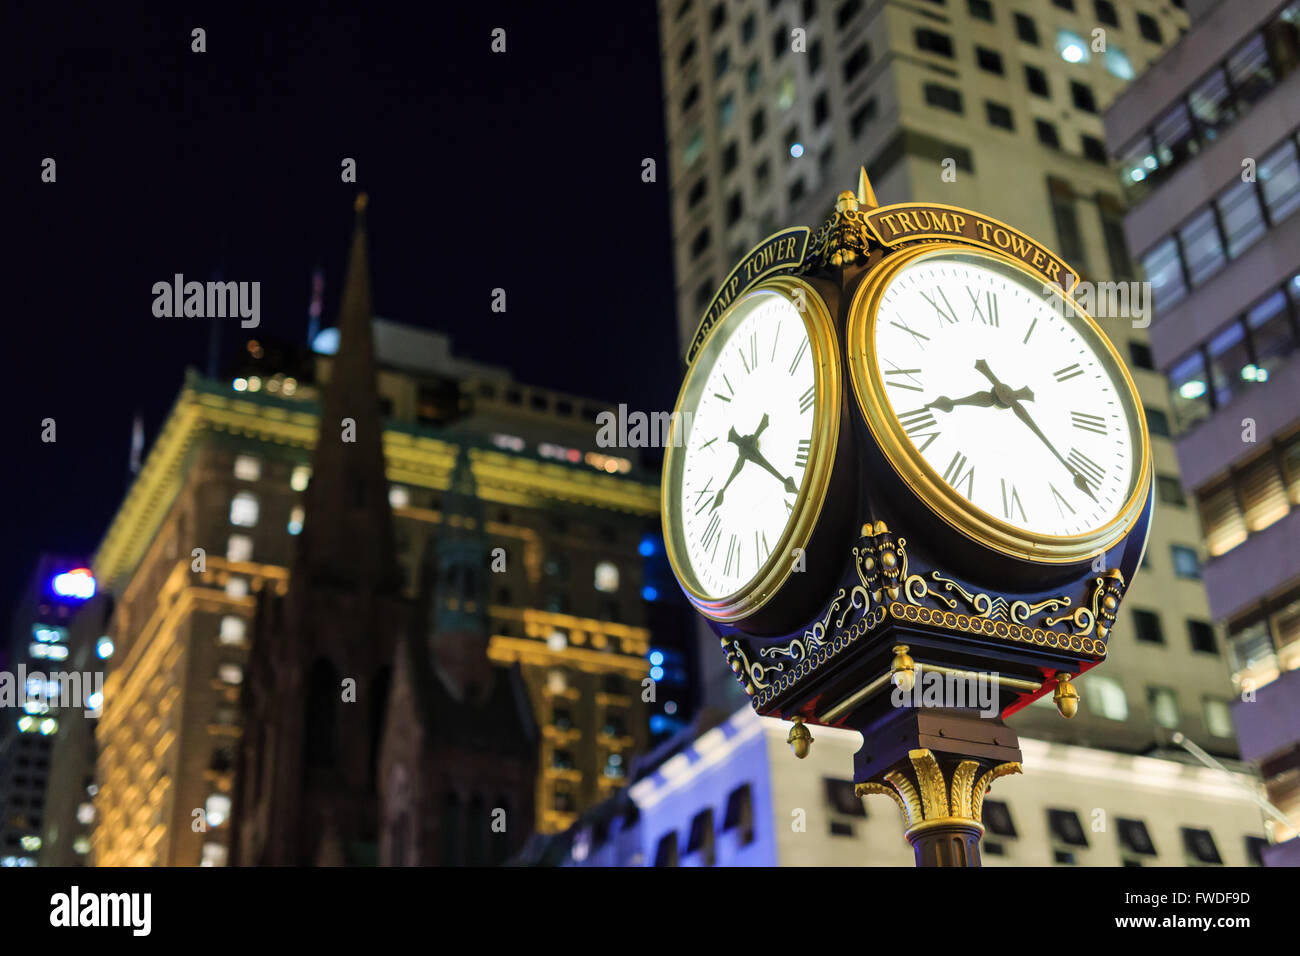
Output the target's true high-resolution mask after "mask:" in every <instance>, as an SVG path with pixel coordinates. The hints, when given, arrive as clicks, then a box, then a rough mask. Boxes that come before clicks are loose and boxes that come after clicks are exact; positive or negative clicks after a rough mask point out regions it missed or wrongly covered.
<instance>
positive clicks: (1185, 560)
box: [1169, 544, 1201, 578]
mask: <svg viewBox="0 0 1300 956" xmlns="http://www.w3.org/2000/svg"><path fill="white" fill-rule="evenodd" d="M1169 550H1170V553H1171V554H1172V555H1173V558H1174V574H1176V575H1178V576H1179V577H1180V578H1199V577H1200V576H1201V561H1200V558H1198V557H1197V555H1196V549H1195V548H1189V547H1187V546H1186V545H1181V544H1174V545H1170V547H1169Z"/></svg>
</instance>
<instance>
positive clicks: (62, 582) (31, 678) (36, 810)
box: [0, 555, 102, 866]
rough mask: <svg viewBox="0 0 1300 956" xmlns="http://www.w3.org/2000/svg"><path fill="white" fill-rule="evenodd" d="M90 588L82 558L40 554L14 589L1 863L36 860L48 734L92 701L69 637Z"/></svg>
mask: <svg viewBox="0 0 1300 956" xmlns="http://www.w3.org/2000/svg"><path fill="white" fill-rule="evenodd" d="M95 594H96V582H95V578H94V576H93V575H92V574H91V572H90V569H89V567H88V565H87V562H86V561H84V560H82V559H78V558H71V557H65V556H61V555H43V556H42V557H41V558H40V560H39V561H38V562H37V565H36V568H35V570H34V571H33V573H32V577H31V579H30V580H29V581H28V583H27V586H26V588H24V590H23V591H22V593H21V595H20V598H19V605H18V609H17V611H16V612H15V614H14V621H13V626H12V630H11V633H10V636H9V641H8V642H7V645H6V646H5V647H4V648H2V650H3V654H2V655H0V866H35V865H37V862H38V860H39V859H40V851H41V849H42V847H43V845H44V841H45V837H46V835H47V831H46V800H47V793H48V792H49V789H50V777H51V755H52V753H53V750H54V744H55V740H56V738H57V737H58V735H59V734H60V732H61V728H63V726H64V725H65V724H66V723H68V722H69V721H78V722H80V721H82V720H83V714H84V712H85V710H87V709H93V708H94V707H95V706H96V705H97V704H98V703H99V700H98V698H94V697H93V696H92V695H94V694H95V693H96V692H97V691H98V690H100V689H101V684H102V673H100V677H99V682H96V680H95V676H94V675H95V673H99V668H97V667H93V668H86V667H85V666H84V662H79V661H78V660H77V657H76V655H74V654H73V650H74V648H73V644H72V642H71V640H70V637H69V635H70V629H71V627H72V623H73V620H74V618H75V616H76V614H77V611H78V610H79V609H80V608H81V607H82V605H84V604H85V603H86V602H87V601H90V600H92V599H93V598H94V597H95ZM83 671H84V672H85V673H83Z"/></svg>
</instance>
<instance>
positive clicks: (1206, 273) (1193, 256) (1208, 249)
mask: <svg viewBox="0 0 1300 956" xmlns="http://www.w3.org/2000/svg"><path fill="white" fill-rule="evenodd" d="M1178 241H1179V244H1180V246H1181V247H1182V252H1183V262H1184V263H1186V266H1187V277H1188V279H1189V280H1190V281H1191V284H1192V285H1193V286H1198V285H1200V284H1201V283H1203V282H1204V281H1205V280H1206V279H1208V278H1209V277H1210V276H1212V275H1214V274H1215V273H1216V272H1218V271H1219V270H1220V269H1222V268H1223V264H1224V262H1225V261H1226V257H1225V256H1224V253H1223V241H1222V239H1221V238H1220V236H1219V225H1218V222H1217V220H1216V219H1215V215H1214V209H1213V208H1208V207H1207V208H1206V209H1203V210H1201V211H1200V212H1199V213H1197V214H1196V215H1195V216H1193V217H1192V218H1191V219H1190V220H1188V222H1187V224H1186V225H1184V226H1183V228H1182V229H1180V230H1178Z"/></svg>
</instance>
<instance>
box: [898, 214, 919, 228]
mask: <svg viewBox="0 0 1300 956" xmlns="http://www.w3.org/2000/svg"><path fill="white" fill-rule="evenodd" d="M898 223H899V225H901V226H902V227H903V228H904V229H906V230H907V231H908V232H920V231H921V230H920V228H919V227H918V226H914V225H913V224H912V217H911V216H910V215H909V214H907V213H905V212H900V213H899V214H898Z"/></svg>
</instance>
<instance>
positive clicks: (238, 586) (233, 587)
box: [226, 575, 248, 598]
mask: <svg viewBox="0 0 1300 956" xmlns="http://www.w3.org/2000/svg"><path fill="white" fill-rule="evenodd" d="M226 597H232V598H242V597H248V578H241V577H239V576H238V575H233V576H232V577H231V578H230V580H228V581H227V582H226Z"/></svg>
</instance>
